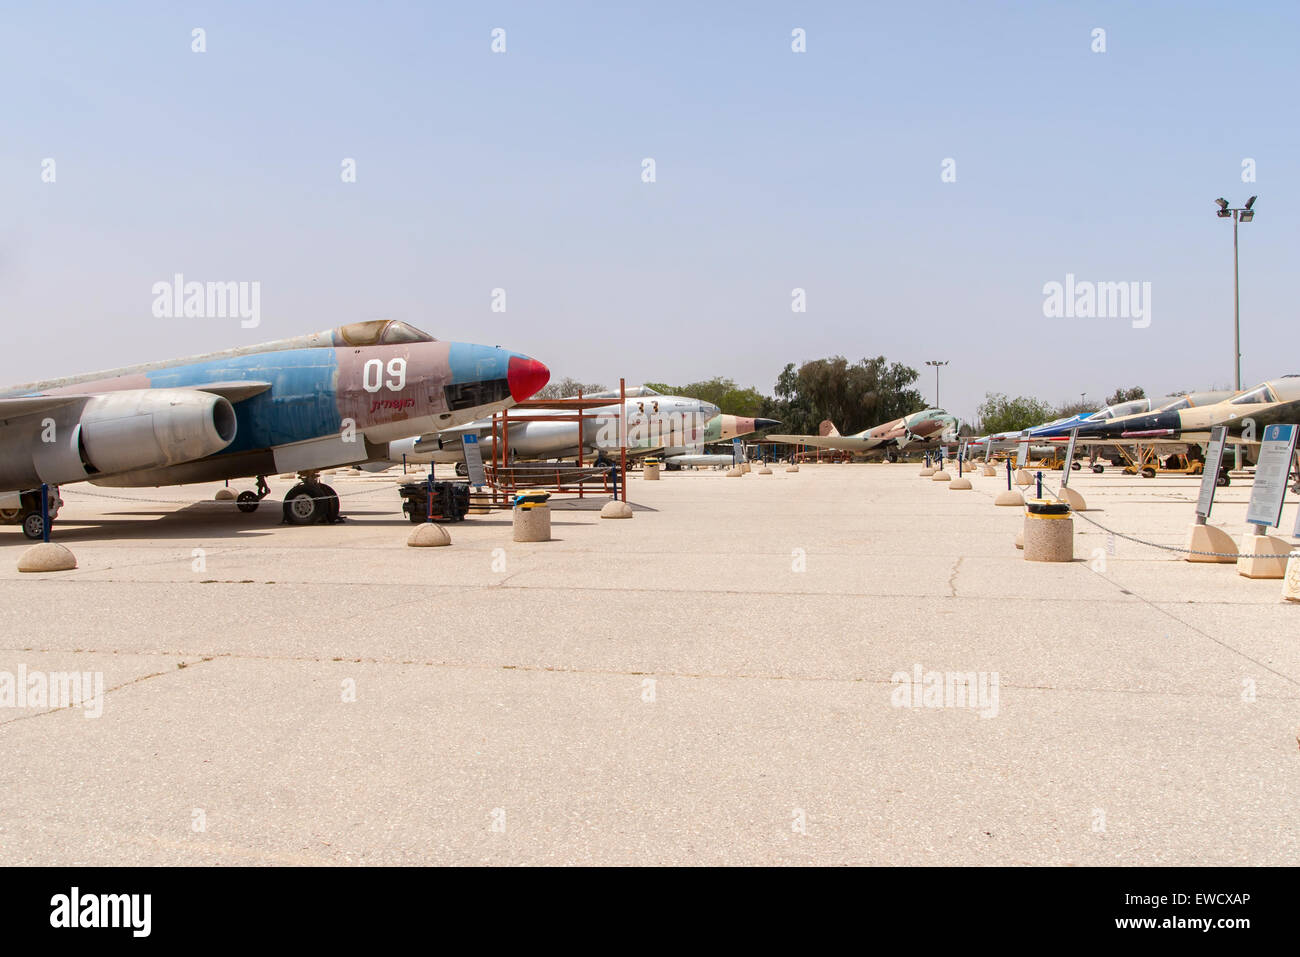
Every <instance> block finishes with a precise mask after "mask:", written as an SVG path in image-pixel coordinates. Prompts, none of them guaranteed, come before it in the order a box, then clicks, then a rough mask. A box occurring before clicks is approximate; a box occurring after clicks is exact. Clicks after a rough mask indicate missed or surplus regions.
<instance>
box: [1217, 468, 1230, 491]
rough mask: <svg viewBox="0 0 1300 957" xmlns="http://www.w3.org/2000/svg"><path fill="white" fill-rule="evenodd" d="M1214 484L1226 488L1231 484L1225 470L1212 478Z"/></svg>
mask: <svg viewBox="0 0 1300 957" xmlns="http://www.w3.org/2000/svg"><path fill="white" fill-rule="evenodd" d="M1214 484H1215V485H1217V486H1219V488H1227V487H1228V486H1229V485H1231V484H1232V477H1231V476H1230V475H1228V473H1227V472H1220V473H1219V475H1218V477H1217V478H1216V479H1215V480H1214Z"/></svg>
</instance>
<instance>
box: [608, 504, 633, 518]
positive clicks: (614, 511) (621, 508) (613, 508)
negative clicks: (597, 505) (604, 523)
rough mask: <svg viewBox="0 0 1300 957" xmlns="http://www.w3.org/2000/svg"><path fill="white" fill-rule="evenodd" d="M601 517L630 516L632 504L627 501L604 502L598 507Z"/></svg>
mask: <svg viewBox="0 0 1300 957" xmlns="http://www.w3.org/2000/svg"><path fill="white" fill-rule="evenodd" d="M600 517H601V518H631V517H632V506H631V505H629V504H627V502H606V503H605V504H604V505H603V506H602V507H601V509H600Z"/></svg>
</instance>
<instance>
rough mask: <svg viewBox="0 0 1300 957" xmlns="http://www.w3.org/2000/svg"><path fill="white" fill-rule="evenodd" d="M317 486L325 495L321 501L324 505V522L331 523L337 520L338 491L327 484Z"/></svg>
mask: <svg viewBox="0 0 1300 957" xmlns="http://www.w3.org/2000/svg"><path fill="white" fill-rule="evenodd" d="M317 488H319V489H320V490H321V492H322V493H324V495H325V500H324V501H323V502H321V505H323V506H324V507H325V522H326V523H327V524H330V525H333V524H334V523H335V522H337V521H338V520H339V493H338V492H336V491H334V489H332V488H330V487H329V486H328V485H318V486H317Z"/></svg>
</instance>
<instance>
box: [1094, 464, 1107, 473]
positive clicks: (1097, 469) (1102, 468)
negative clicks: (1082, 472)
mask: <svg viewBox="0 0 1300 957" xmlns="http://www.w3.org/2000/svg"><path fill="white" fill-rule="evenodd" d="M1092 470H1093V472H1095V473H1096V474H1098V475H1100V474H1101V473H1102V472H1104V471H1106V466H1104V465H1094V466H1093V467H1092Z"/></svg>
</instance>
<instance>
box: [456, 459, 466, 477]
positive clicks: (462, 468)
mask: <svg viewBox="0 0 1300 957" xmlns="http://www.w3.org/2000/svg"><path fill="white" fill-rule="evenodd" d="M456 474H457V475H459V476H460V477H461V478H464V477H465V476H467V475H469V466H468V465H466V464H465V463H464V462H457V463H456Z"/></svg>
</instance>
